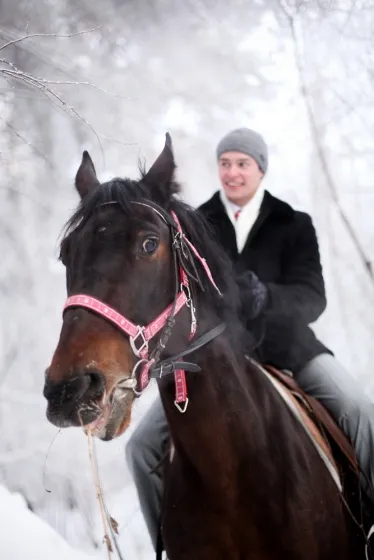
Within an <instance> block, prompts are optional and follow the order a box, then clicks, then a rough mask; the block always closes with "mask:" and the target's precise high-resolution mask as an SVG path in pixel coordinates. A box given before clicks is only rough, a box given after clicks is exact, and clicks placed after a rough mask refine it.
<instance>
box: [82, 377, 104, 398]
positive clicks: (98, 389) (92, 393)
mask: <svg viewBox="0 0 374 560" xmlns="http://www.w3.org/2000/svg"><path fill="white" fill-rule="evenodd" d="M84 386H85V391H84V394H83V395H82V396H83V397H84V398H87V397H88V398H91V399H92V398H94V397H99V396H100V395H101V394H102V393H103V392H104V390H105V379H104V376H103V374H102V373H99V372H97V371H88V372H86V373H85V375H84Z"/></svg>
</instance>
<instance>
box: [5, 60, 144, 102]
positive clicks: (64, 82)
mask: <svg viewBox="0 0 374 560" xmlns="http://www.w3.org/2000/svg"><path fill="white" fill-rule="evenodd" d="M0 62H1V63H2V64H6V65H7V66H10V67H11V68H12V70H13V72H14V74H16V75H18V74H20V73H21V74H26V75H28V76H29V77H30V78H32V79H33V80H35V81H37V82H38V83H40V84H48V85H59V86H87V87H90V88H92V89H95V90H97V91H100V92H101V93H105V94H106V95H110V96H111V97H116V98H118V99H125V100H126V101H134V100H135V98H134V97H126V96H124V95H120V94H119V93H113V92H111V91H108V90H106V89H104V88H101V87H99V86H97V85H96V84H91V82H87V81H86V82H81V81H79V80H77V81H75V80H46V79H45V78H39V77H38V76H33V75H31V74H27V73H26V72H22V71H21V70H18V69H17V68H16V67H15V65H14V64H12V62H10V61H9V60H6V59H5V58H0ZM0 71H1V69H0ZM16 77H17V76H16Z"/></svg>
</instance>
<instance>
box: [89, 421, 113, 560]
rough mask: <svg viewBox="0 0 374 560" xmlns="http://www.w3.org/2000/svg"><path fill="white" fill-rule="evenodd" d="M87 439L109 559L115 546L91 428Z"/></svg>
mask: <svg viewBox="0 0 374 560" xmlns="http://www.w3.org/2000/svg"><path fill="white" fill-rule="evenodd" d="M87 441H88V454H89V457H90V464H91V470H92V475H93V479H94V484H95V489H96V497H97V499H98V502H99V506H100V515H101V521H102V523H103V529H104V542H105V544H106V548H107V552H108V559H109V560H111V558H112V552H113V546H112V541H111V540H110V537H109V532H108V524H107V518H106V514H105V504H104V499H103V494H102V490H101V485H100V480H99V474H98V472H97V469H96V462H95V459H94V452H93V441H92V432H91V430H90V429H88V430H87Z"/></svg>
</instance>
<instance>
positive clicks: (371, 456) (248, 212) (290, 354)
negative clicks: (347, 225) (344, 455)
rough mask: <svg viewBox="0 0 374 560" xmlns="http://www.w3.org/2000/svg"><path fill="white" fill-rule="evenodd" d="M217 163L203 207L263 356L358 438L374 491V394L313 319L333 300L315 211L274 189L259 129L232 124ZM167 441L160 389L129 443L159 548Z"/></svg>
mask: <svg viewBox="0 0 374 560" xmlns="http://www.w3.org/2000/svg"><path fill="white" fill-rule="evenodd" d="M217 162H218V173H219V178H220V182H221V188H220V190H219V191H217V192H216V193H215V194H214V195H213V196H212V198H211V199H209V200H208V201H207V202H205V203H204V204H203V205H202V206H200V208H199V210H198V211H199V212H201V213H202V214H203V215H204V216H205V217H206V219H207V220H208V221H209V222H210V224H211V225H212V227H213V229H214V232H215V233H216V236H217V237H218V239H219V241H220V243H221V245H222V247H223V248H224V249H225V252H226V253H227V255H228V256H229V257H230V259H231V261H232V262H233V264H234V267H235V270H236V274H237V281H238V284H239V287H240V293H241V299H242V317H243V320H244V321H245V322H246V324H247V328H248V331H249V332H251V333H253V331H255V332H257V335H258V338H259V340H258V346H257V348H256V354H257V358H258V360H259V361H260V362H262V363H266V364H270V365H273V366H275V367H277V368H279V369H286V370H290V371H292V373H293V375H294V377H295V379H296V381H297V383H298V384H299V386H300V387H301V388H302V389H303V390H304V391H305V392H306V393H308V394H309V395H311V396H313V397H315V398H316V399H317V400H319V401H320V402H321V403H322V404H323V405H324V406H325V407H326V408H327V409H328V410H329V411H330V413H331V414H332V415H333V417H334V418H335V420H336V421H337V423H338V424H339V426H340V427H341V428H342V430H343V431H344V432H345V433H346V435H347V436H348V438H349V439H350V440H351V441H352V443H353V446H354V448H355V452H356V455H357V459H358V462H359V465H360V468H361V471H362V473H363V475H364V477H365V480H363V487H364V489H365V491H366V493H367V494H368V495H369V496H370V498H371V499H372V498H373V494H372V490H371V489H372V488H374V469H373V460H374V405H373V402H372V401H371V400H370V399H369V398H368V397H367V396H366V395H365V393H364V392H363V390H362V388H361V386H360V384H359V383H358V382H357V381H356V380H355V379H354V377H352V376H351V374H350V373H349V372H347V371H346V370H345V369H344V367H343V366H342V365H341V364H340V363H339V362H338V360H337V359H336V358H335V357H334V355H333V353H332V352H331V351H330V350H329V349H327V348H326V347H325V346H324V345H323V344H322V343H321V342H320V341H319V340H318V339H317V338H316V336H315V334H314V333H313V331H312V329H311V328H310V327H309V325H310V324H311V323H313V322H314V321H316V320H317V319H318V317H319V316H320V315H321V314H322V312H323V311H324V309H325V307H326V296H325V287H324V281H323V276H322V267H321V262H320V255H319V247H318V241H317V237H316V232H315V229H314V226H313V223H312V220H311V218H310V216H309V215H308V214H306V213H304V212H299V211H296V210H294V209H293V208H292V207H291V206H290V205H289V204H287V203H285V202H284V201H282V200H279V199H278V198H275V197H274V196H272V195H271V194H270V193H269V192H268V191H266V190H265V188H264V184H263V179H264V176H265V174H266V171H267V168H268V148H267V145H266V143H265V141H264V139H263V138H262V136H261V135H260V134H258V133H257V132H255V131H253V130H250V129H248V128H240V129H237V130H233V131H232V132H229V133H228V134H227V135H226V136H224V137H223V138H222V139H221V141H220V142H219V144H218V146H217ZM253 294H256V297H255V298H253ZM259 324H260V328H259V326H258V325H259ZM167 442H168V427H167V422H166V418H165V413H164V409H163V406H162V404H161V401H160V399H159V398H157V399H156V401H155V403H154V404H153V405H152V406H151V408H150V409H149V411H148V412H147V413H146V414H145V416H144V417H143V418H142V420H141V422H140V423H139V425H138V427H137V429H136V430H135V432H134V434H133V435H132V437H131V438H130V440H129V442H128V445H127V448H126V457H127V463H128V465H129V468H130V470H131V472H132V475H133V479H134V482H135V484H136V487H137V491H138V495H139V500H140V505H141V510H142V512H143V515H144V519H145V521H146V524H147V527H148V530H149V533H150V536H151V540H152V542H153V545H154V546H155V547H156V542H157V534H158V527H159V519H160V508H161V498H162V492H163V482H162V479H161V475H160V473H159V471H158V470H157V466H158V464H159V462H160V461H161V460H162V458H163V456H164V453H165V450H166V449H167Z"/></svg>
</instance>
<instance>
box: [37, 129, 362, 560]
mask: <svg viewBox="0 0 374 560" xmlns="http://www.w3.org/2000/svg"><path fill="white" fill-rule="evenodd" d="M174 171H175V164H174V159H173V154H172V149H171V142H170V138H169V137H167V141H166V144H165V148H164V150H163V152H162V153H161V155H160V156H159V158H158V159H157V160H156V162H155V163H154V165H153V166H152V168H151V169H150V170H149V171H148V173H146V174H145V173H143V174H142V177H141V179H140V180H139V181H132V180H129V179H113V180H111V181H109V182H107V183H104V184H100V183H99V181H98V179H97V177H96V174H95V169H94V166H93V164H92V161H91V159H90V157H89V155H88V154H87V153H84V156H83V161H82V164H81V166H80V168H79V170H78V173H77V177H76V187H77V190H78V192H79V194H80V197H81V203H80V206H79V208H78V210H77V211H76V213H75V214H74V216H73V217H72V218H71V220H70V221H69V223H68V228H67V231H66V235H65V237H64V239H63V242H62V244H61V259H62V262H63V263H64V265H65V266H66V279H67V292H68V300H67V303H66V306H65V309H64V316H63V325H62V330H61V334H60V340H59V343H58V346H57V348H56V350H55V353H54V356H53V359H52V362H51V365H50V366H49V368H48V369H47V372H46V381H45V389H44V394H45V397H46V398H47V401H48V410H47V415H48V419H49V420H50V421H51V422H52V423H53V424H55V425H57V426H62V427H67V426H81V425H85V426H89V427H90V429H92V430H93V432H94V433H95V434H96V435H97V436H98V437H100V438H101V439H106V440H110V439H112V438H114V437H118V436H119V435H121V434H122V433H123V432H124V430H125V429H126V428H127V426H128V425H129V423H130V416H131V409H132V405H133V402H134V397H135V396H136V395H138V394H139V393H140V392H141V390H142V389H143V388H144V387H145V386H146V385H147V383H148V379H149V378H150V377H156V378H158V386H159V391H160V394H161V398H162V402H163V406H164V408H165V412H166V416H167V420H168V424H169V428H170V434H171V437H172V441H173V443H174V446H175V454H174V458H173V461H172V463H171V464H170V468H169V469H168V476H167V481H166V488H165V496H164V507H163V518H162V537H163V541H164V544H165V549H166V551H167V555H168V558H170V559H171V560H219V559H222V560H255V559H256V560H265V559H266V560H268V559H269V560H270V559H271V560H274V559H277V560H278V559H287V560H296V559H297V560H332V559H336V560H348V559H353V558H355V559H356V558H360V557H361V551H359V550H357V549H356V550H355V551H352V542H353V541H352V539H351V536H350V535H351V533H352V531H351V527H350V524H349V522H348V520H347V516H346V511H345V508H344V506H343V504H342V500H341V497H340V494H339V491H338V489H337V487H336V485H335V483H334V482H333V480H332V478H331V476H330V474H329V472H328V470H327V469H326V467H325V465H324V464H323V462H322V460H321V459H320V457H319V456H318V454H317V452H316V450H315V448H314V447H313V445H312V443H311V442H310V440H309V439H308V437H307V435H306V434H305V432H304V430H303V429H302V427H301V426H300V425H299V423H298V422H297V420H295V418H294V416H293V415H292V414H291V412H290V411H289V409H288V408H287V407H286V406H285V405H284V402H283V401H282V399H281V397H280V396H279V394H278V393H277V391H276V390H275V389H274V388H273V386H272V384H271V383H270V382H269V381H268V379H267V378H266V377H265V376H264V375H263V373H262V372H261V370H260V368H258V367H256V365H254V364H253V363H252V362H251V361H249V360H248V359H246V358H245V348H246V342H247V339H246V337H248V335H246V334H245V333H244V332H243V331H242V327H241V325H240V322H239V319H238V317H239V309H238V306H239V300H240V297H239V296H240V294H239V293H238V291H237V287H236V283H235V282H234V280H233V273H232V269H231V265H230V263H229V261H228V259H227V258H226V257H225V255H224V254H223V252H222V251H221V249H220V247H218V245H217V244H216V242H215V241H214V240H213V238H212V236H211V234H210V232H209V229H208V227H207V225H206V224H205V223H204V220H203V219H202V217H201V216H200V215H199V214H198V212H196V211H193V210H192V209H191V208H189V207H188V206H187V205H185V204H184V203H182V202H181V201H180V200H179V199H178V196H176V194H177V193H178V185H177V184H176V183H175V182H174ZM205 258H206V259H207V263H208V265H209V269H208V267H207V265H206V263H205V261H204V259H205ZM217 287H218V288H217ZM221 294H223V297H222V295H221ZM139 325H140V326H141V327H144V328H141V327H139ZM222 325H225V330H223V327H222ZM187 391H188V393H187Z"/></svg>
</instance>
